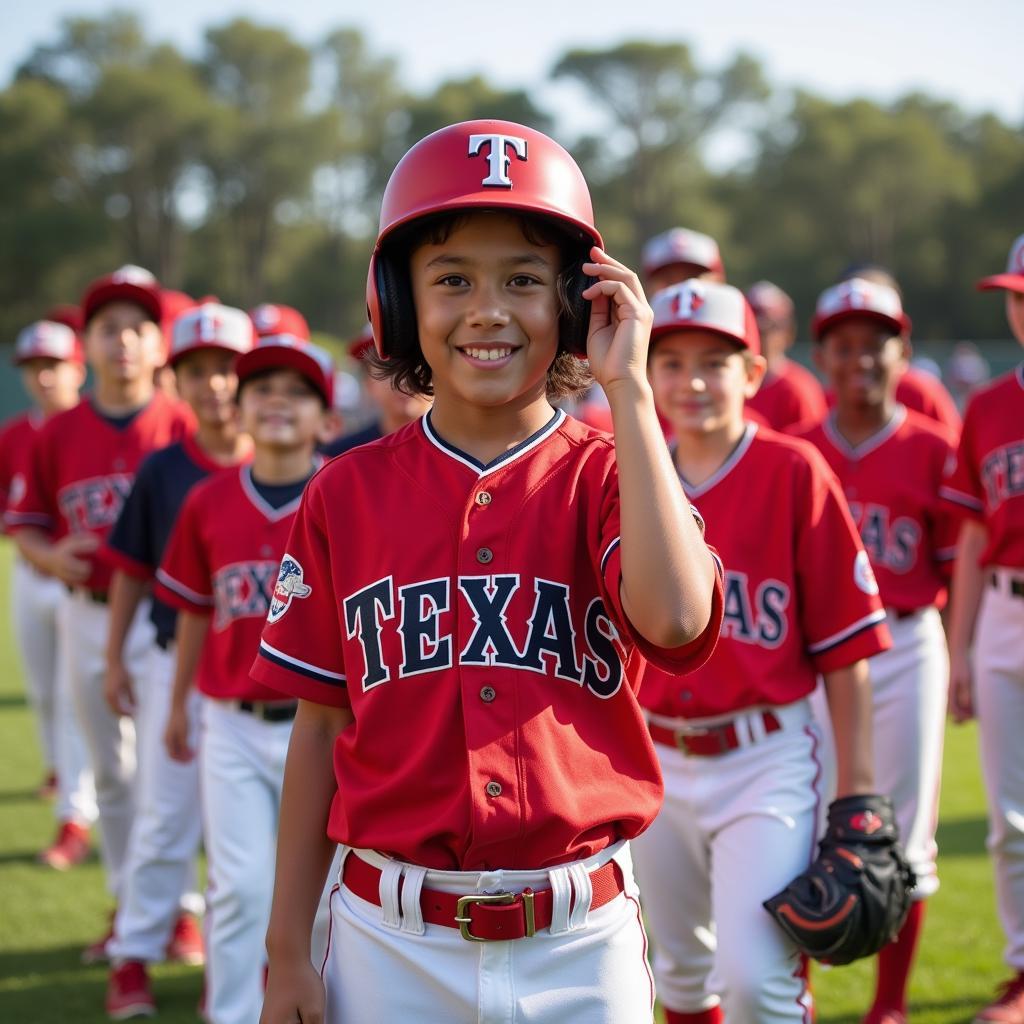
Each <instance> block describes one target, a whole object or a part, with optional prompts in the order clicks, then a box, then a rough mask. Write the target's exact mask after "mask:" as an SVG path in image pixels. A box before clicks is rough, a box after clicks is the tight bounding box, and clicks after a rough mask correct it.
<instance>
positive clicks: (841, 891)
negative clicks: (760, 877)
mask: <svg viewBox="0 0 1024 1024" xmlns="http://www.w3.org/2000/svg"><path fill="white" fill-rule="evenodd" d="M914 884H915V878H914V872H913V870H912V869H911V867H910V864H909V863H907V858H906V857H905V856H904V854H903V849H902V847H901V846H900V844H899V834H898V829H897V828H896V821H895V818H894V817H893V810H892V801H891V800H890V799H889V798H888V797H887V796H847V797H841V798H840V799H839V800H836V801H834V802H833V803H832V804H831V806H830V807H829V809H828V829H827V830H826V832H825V837H824V839H822V841H821V845H820V848H819V850H818V859H817V860H816V861H815V862H814V863H813V864H812V865H811V866H810V867H809V868H808V869H807V870H806V871H805V872H804V873H803V874H802V875H798V876H797V877H796V878H794V879H793V881H792V882H790V883H789V885H787V886H786V888H785V889H783V890H782V892H780V893H778V894H777V895H775V896H773V897H772V898H771V899H770V900H766V901H765V903H764V907H765V909H766V910H767V911H768V913H769V914H771V915H772V917H774V918H775V920H776V921H777V922H778V923H779V925H780V926H781V928H782V930H783V931H784V932H786V934H787V935H789V937H790V938H791V939H792V940H793V941H794V942H795V943H796V945H797V948H798V949H799V950H800V951H801V952H802V953H806V954H807V955H808V956H810V957H813V958H814V959H815V960H821V961H822V962H823V963H829V964H848V963H851V962H852V961H854V960H859V959H860V958H861V957H865V956H871V955H872V954H873V953H877V952H878V951H879V950H880V949H881V948H882V947H883V946H884V945H885V944H886V943H888V942H890V941H891V940H892V939H893V938H895V937H896V934H897V932H899V930H900V928H901V927H902V926H903V922H904V921H905V920H906V919H907V912H908V911H909V910H910V892H911V890H912V889H913V888H914Z"/></svg>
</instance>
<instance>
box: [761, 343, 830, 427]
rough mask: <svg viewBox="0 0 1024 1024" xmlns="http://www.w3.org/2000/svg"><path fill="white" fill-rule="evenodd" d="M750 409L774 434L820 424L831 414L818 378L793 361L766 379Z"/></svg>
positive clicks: (789, 360)
mask: <svg viewBox="0 0 1024 1024" xmlns="http://www.w3.org/2000/svg"><path fill="white" fill-rule="evenodd" d="M746 408H747V410H748V411H750V410H753V411H754V412H756V413H758V414H760V416H761V417H762V418H763V420H764V422H765V423H766V424H767V425H768V426H769V427H771V428H772V430H788V429H790V428H791V427H795V426H796V425H797V424H802V423H817V422H818V421H819V420H820V419H821V418H822V417H823V416H824V415H825V413H826V412H827V411H828V407H827V406H826V405H825V393H824V391H822V389H821V385H820V384H819V383H818V378H817V377H815V376H814V374H813V373H811V371H810V370H808V369H806V368H805V367H803V366H801V365H800V364H799V363H795V362H793V360H792V359H786V360H785V361H784V362H783V363H782V366H781V367H780V369H779V370H778V371H777V372H776V373H772V374H770V375H769V376H767V377H765V379H764V381H763V383H762V384H761V387H760V388H758V391H757V394H756V395H754V397H753V398H748V399H747V402H746Z"/></svg>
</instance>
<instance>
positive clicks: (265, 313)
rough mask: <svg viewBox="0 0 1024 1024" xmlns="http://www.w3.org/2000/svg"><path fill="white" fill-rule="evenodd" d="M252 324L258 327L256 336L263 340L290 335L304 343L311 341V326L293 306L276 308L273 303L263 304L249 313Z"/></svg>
mask: <svg viewBox="0 0 1024 1024" xmlns="http://www.w3.org/2000/svg"><path fill="white" fill-rule="evenodd" d="M249 316H251V317H252V322H253V323H254V324H255V325H256V334H257V335H258V336H259V337H261V338H269V337H270V336H271V335H274V334H290V335H292V336H293V337H295V338H301V339H302V340H303V341H309V324H307V323H306V318H305V317H304V316H303V315H302V314H301V313H300V312H299V311H298V310H297V309H293V308H292V307H291V306H276V305H274V304H273V303H271V302H263V303H261V304H260V305H258V306H256V307H255V308H254V309H251V310H250V311H249Z"/></svg>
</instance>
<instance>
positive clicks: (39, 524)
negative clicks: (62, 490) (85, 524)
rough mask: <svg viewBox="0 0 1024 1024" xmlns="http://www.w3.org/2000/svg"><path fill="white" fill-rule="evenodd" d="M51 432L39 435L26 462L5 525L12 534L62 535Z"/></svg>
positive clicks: (48, 430)
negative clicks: (27, 531) (27, 530)
mask: <svg viewBox="0 0 1024 1024" xmlns="http://www.w3.org/2000/svg"><path fill="white" fill-rule="evenodd" d="M51 435H52V430H50V429H48V425H44V426H43V429H42V430H40V431H39V433H38V434H37V435H36V437H35V440H34V441H33V442H32V451H31V453H30V455H29V457H28V458H27V459H26V460H25V468H24V480H23V481H22V483H21V484H20V485H19V486H18V487H17V488H16V490H17V491H18V493H16V494H13V495H12V496H11V503H10V506H9V507H8V509H7V512H6V515H5V516H4V524H5V525H6V527H7V529H8V530H10V531H11V532H13V531H15V530H19V529H22V528H24V527H33V526H34V527H36V528H37V529H41V530H46V531H47V532H49V533H57V532H59V527H60V524H61V518H60V509H59V508H58V507H57V484H56V481H55V479H54V464H53V456H52V451H51Z"/></svg>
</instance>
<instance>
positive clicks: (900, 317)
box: [811, 277, 911, 341]
mask: <svg viewBox="0 0 1024 1024" xmlns="http://www.w3.org/2000/svg"><path fill="white" fill-rule="evenodd" d="M853 316H861V317H868V318H870V319H873V320H877V321H878V322H879V323H882V324H884V325H885V326H886V327H889V328H890V329H891V330H892V332H893V334H902V335H907V334H910V327H911V322H910V317H909V316H907V314H906V313H904V312H903V303H902V302H901V301H900V296H899V292H897V291H896V289H895V288H890V287H889V286H888V285H886V284H880V283H878V282H876V281H865V280H864V278H862V277H851V278H850V279H849V280H846V281H840V282H839V284H835V285H833V286H832V287H831V288H826V289H825V290H824V291H823V292H822V293H821V296H820V297H819V299H818V305H817V307H816V308H815V311H814V319H813V320H812V321H811V333H812V334H813V335H814V339H815V341H821V339H822V337H823V336H824V335H825V333H826V331H828V329H829V328H830V327H832V326H833V325H834V324H836V323H838V322H839V321H840V320H847V319H849V318H850V317H853Z"/></svg>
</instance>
